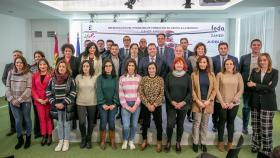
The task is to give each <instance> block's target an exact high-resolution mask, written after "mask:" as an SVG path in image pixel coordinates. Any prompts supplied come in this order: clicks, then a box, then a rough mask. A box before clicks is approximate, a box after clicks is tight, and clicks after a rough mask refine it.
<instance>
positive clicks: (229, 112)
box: [217, 103, 239, 142]
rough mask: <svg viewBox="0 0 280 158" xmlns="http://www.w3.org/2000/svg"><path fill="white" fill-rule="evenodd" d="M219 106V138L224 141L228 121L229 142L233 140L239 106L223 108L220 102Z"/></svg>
mask: <svg viewBox="0 0 280 158" xmlns="http://www.w3.org/2000/svg"><path fill="white" fill-rule="evenodd" d="M217 105H218V106H219V123H218V140H219V142H223V141H224V131H225V124H226V123H227V131H228V142H232V141H233V134H234V120H235V117H236V115H237V112H238V108H239V106H234V107H233V108H232V109H223V108H222V106H221V104H220V103H217Z"/></svg>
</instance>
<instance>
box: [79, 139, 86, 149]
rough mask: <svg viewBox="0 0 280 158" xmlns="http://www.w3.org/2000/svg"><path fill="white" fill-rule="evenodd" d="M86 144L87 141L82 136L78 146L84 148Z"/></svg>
mask: <svg viewBox="0 0 280 158" xmlns="http://www.w3.org/2000/svg"><path fill="white" fill-rule="evenodd" d="M86 145H87V142H86V137H82V140H81V143H80V148H81V149H83V148H85V147H86Z"/></svg>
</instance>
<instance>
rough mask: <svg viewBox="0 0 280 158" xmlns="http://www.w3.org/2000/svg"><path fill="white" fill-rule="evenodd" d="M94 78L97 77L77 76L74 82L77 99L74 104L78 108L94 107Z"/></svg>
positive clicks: (95, 103)
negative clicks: (78, 106)
mask: <svg viewBox="0 0 280 158" xmlns="http://www.w3.org/2000/svg"><path fill="white" fill-rule="evenodd" d="M96 78H97V76H96V75H94V76H92V77H91V76H82V75H81V74H79V75H78V76H77V77H76V79H75V81H76V92H77V99H76V103H77V105H80V106H94V105H97V101H96Z"/></svg>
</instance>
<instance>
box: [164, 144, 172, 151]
mask: <svg viewBox="0 0 280 158" xmlns="http://www.w3.org/2000/svg"><path fill="white" fill-rule="evenodd" d="M170 148H171V143H170V142H167V143H166V145H165V147H164V151H165V152H169V151H170Z"/></svg>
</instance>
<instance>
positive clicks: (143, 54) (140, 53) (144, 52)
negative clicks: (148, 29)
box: [138, 48, 149, 58]
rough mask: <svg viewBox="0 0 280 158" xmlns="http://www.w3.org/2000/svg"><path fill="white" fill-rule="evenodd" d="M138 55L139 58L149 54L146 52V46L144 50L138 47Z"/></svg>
mask: <svg viewBox="0 0 280 158" xmlns="http://www.w3.org/2000/svg"><path fill="white" fill-rule="evenodd" d="M138 56H140V58H143V57H146V56H149V54H148V48H145V49H144V50H141V49H139V53H138Z"/></svg>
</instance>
